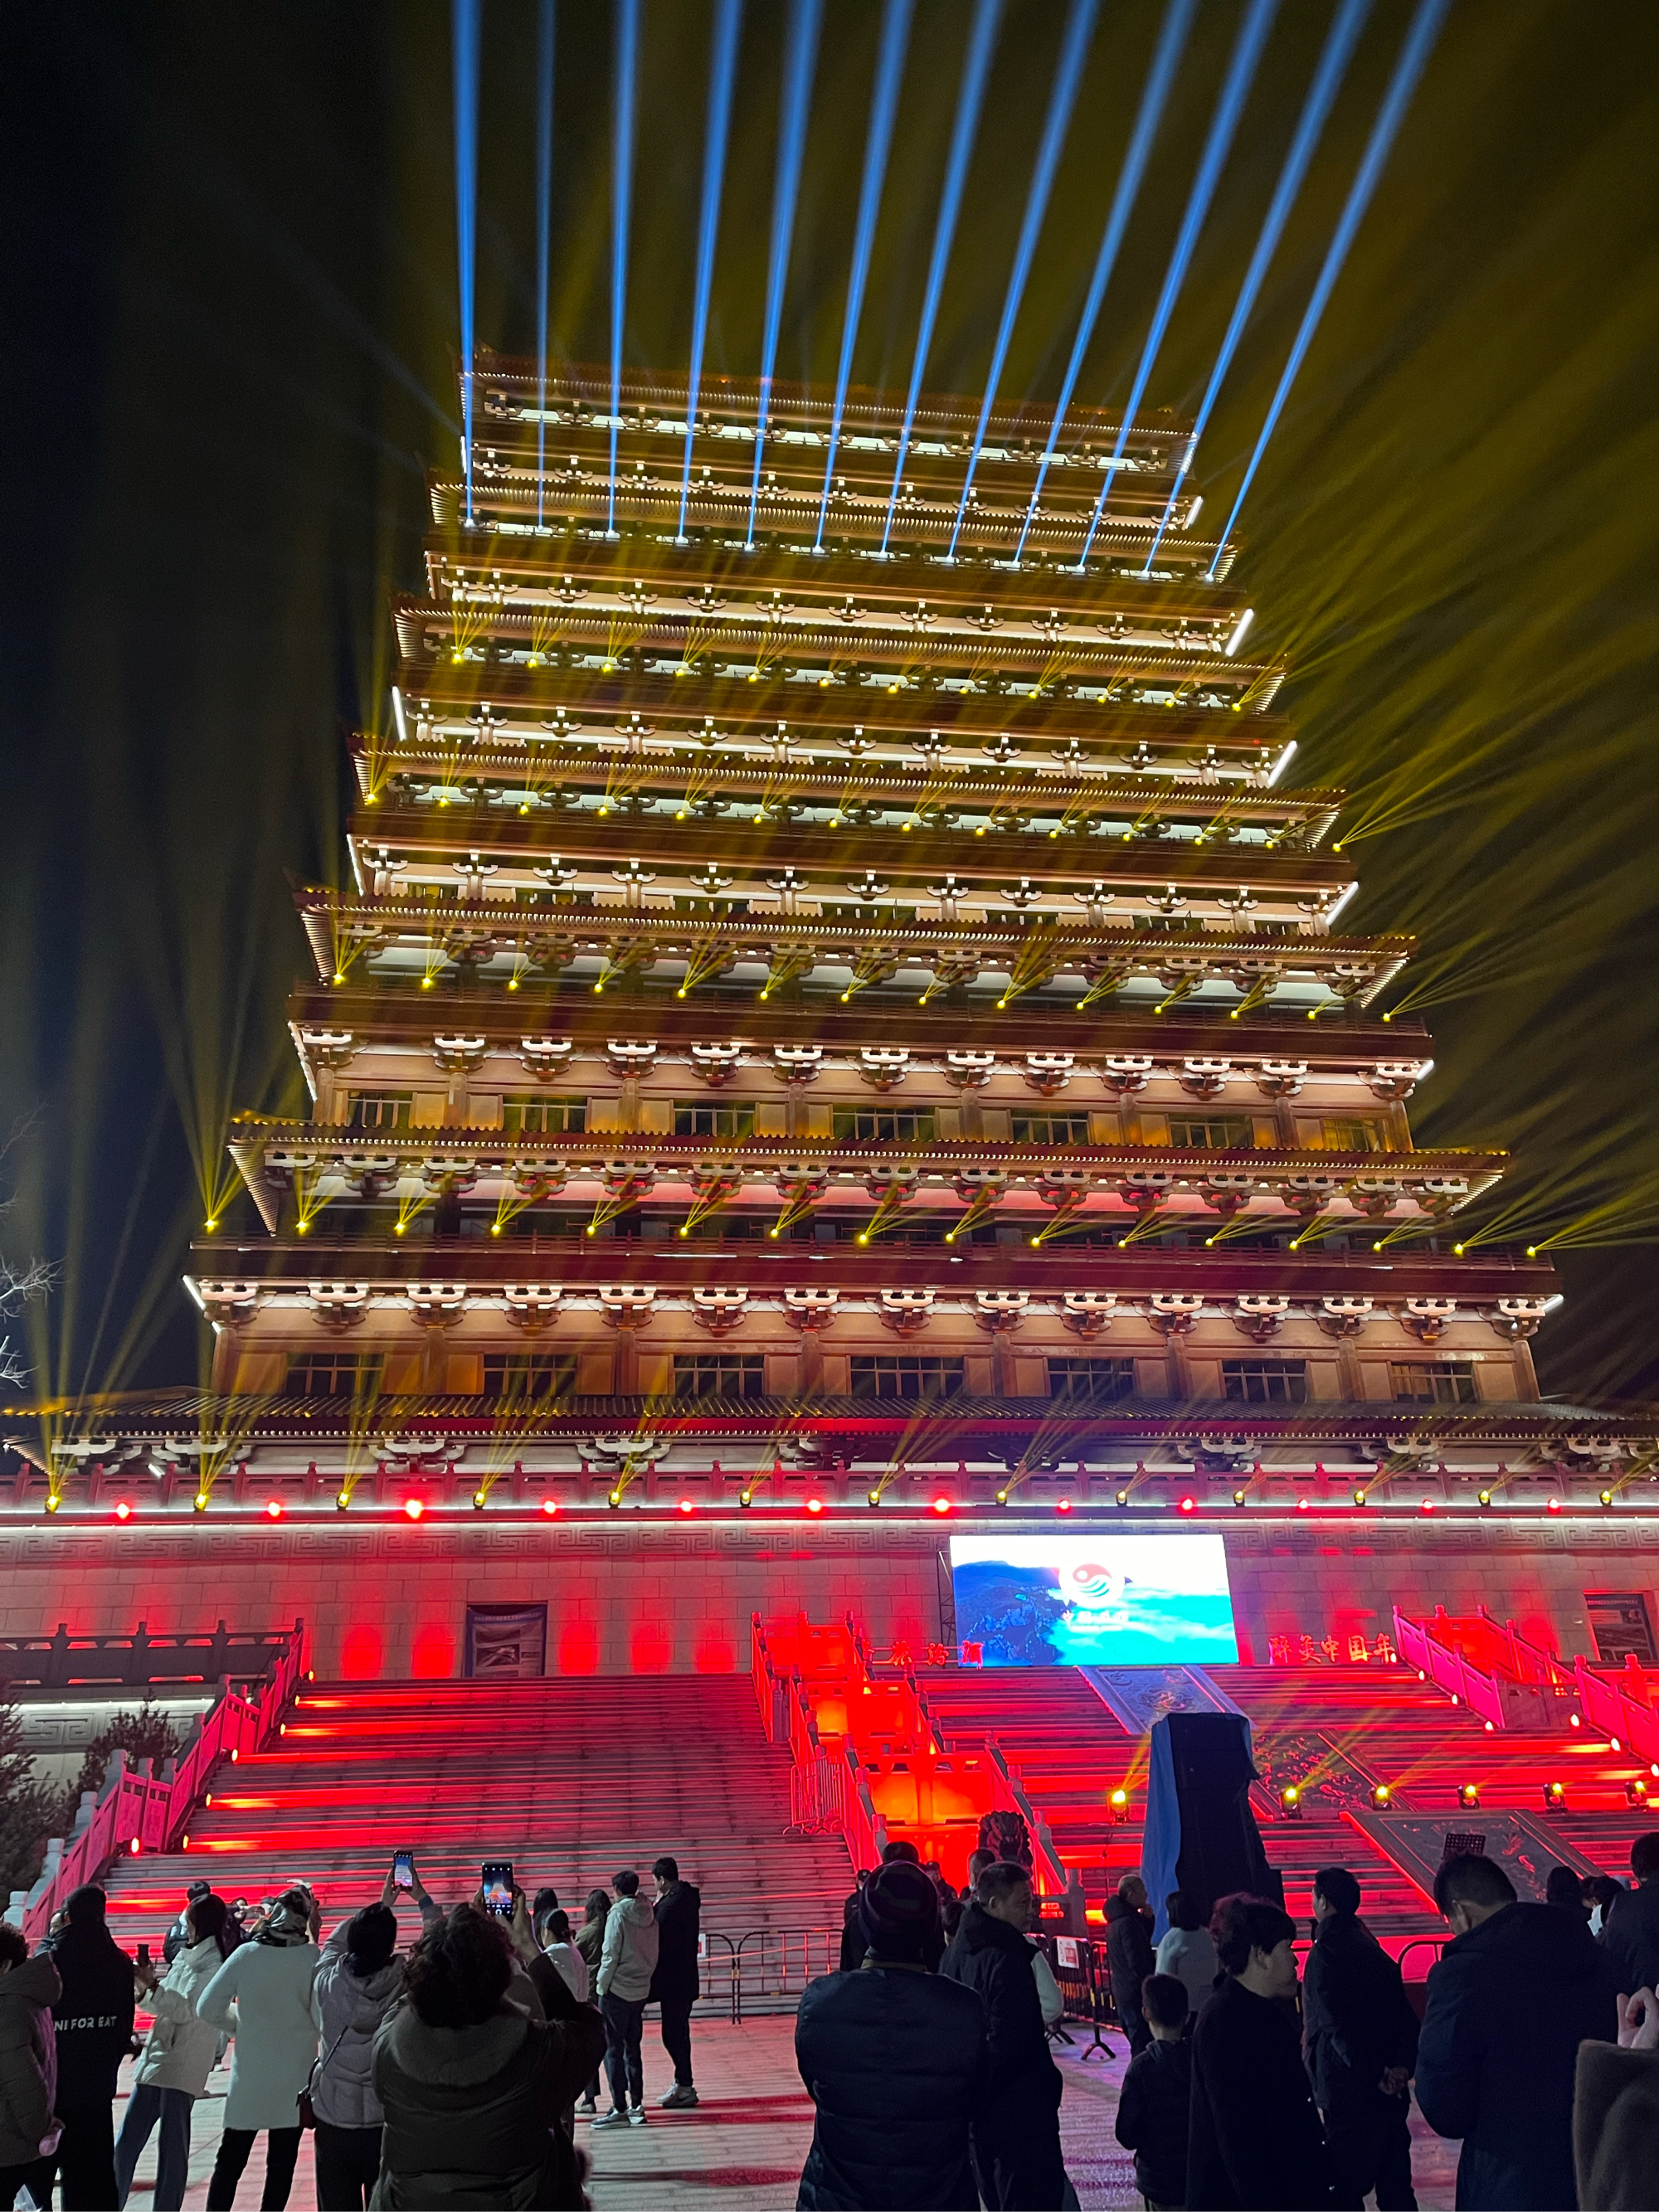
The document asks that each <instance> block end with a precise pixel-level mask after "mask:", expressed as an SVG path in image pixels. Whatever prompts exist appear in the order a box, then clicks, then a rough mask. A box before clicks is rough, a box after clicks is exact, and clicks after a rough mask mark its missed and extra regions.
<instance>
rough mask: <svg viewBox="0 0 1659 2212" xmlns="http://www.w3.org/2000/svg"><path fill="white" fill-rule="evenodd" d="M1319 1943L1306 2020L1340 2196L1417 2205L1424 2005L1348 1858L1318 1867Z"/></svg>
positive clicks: (1409, 2209) (1387, 2205)
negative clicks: (1377, 1927) (1411, 1997)
mask: <svg viewBox="0 0 1659 2212" xmlns="http://www.w3.org/2000/svg"><path fill="white" fill-rule="evenodd" d="M1313 1900H1314V1936H1315V1941H1314V1948H1313V1952H1312V1954H1311V1956H1310V1958H1309V1960H1308V1966H1307V1972H1305V1973H1304V1976H1303V1978H1302V2029H1303V2040H1304V2048H1305V2050H1306V2052H1307V2058H1308V2071H1309V2073H1310V2075H1312V2077H1313V2092H1314V2102H1315V2103H1316V2105H1317V2106H1318V2107H1319V2109H1320V2111H1321V2112H1322V2113H1323V2114H1324V2116H1325V2141H1326V2143H1327V2144H1328V2147H1329V2149H1330V2154H1331V2166H1332V2168H1333V2171H1334V2175H1335V2179H1336V2196H1337V2202H1338V2203H1339V2204H1342V2205H1345V2206H1349V2207H1352V2208H1353V2212H1358V2208H1359V2207H1360V2206H1361V2205H1363V2204H1364V2202H1365V2198H1366V2197H1367V2196H1368V2194H1369V2193H1370V2191H1372V2190H1373V2189H1374V2190H1375V2191H1376V2203H1377V2212H1416V2206H1417V2198H1416V2196H1415V2195H1414V2194H1413V2189H1412V2140H1411V2127H1410V2120H1409V2115H1410V2112H1411V2093H1410V2091H1409V2090H1408V2089H1407V2087H1406V2084H1407V2082H1408V2081H1410V2080H1411V2078H1412V2074H1413V2069H1414V2068H1415V2066H1416V2063H1417V2015H1416V2014H1415V2013H1414V2012H1413V2010H1412V2008H1411V2006H1410V2004H1409V2003H1408V2002H1407V1997H1406V1989H1405V1984H1404V1983H1403V1981H1402V1980H1401V1974H1400V1969H1399V1967H1398V1966H1397V1965H1396V1964H1395V1961H1394V1960H1392V1959H1391V1958H1390V1957H1389V1954H1388V1953H1387V1952H1386V1951H1385V1950H1384V1949H1383V1946H1382V1945H1381V1944H1380V1943H1379V1942H1377V1940H1376V1937H1375V1936H1373V1935H1372V1934H1371V1931H1370V1929H1369V1928H1367V1927H1366V1925H1365V1923H1364V1921H1363V1920H1362V1919H1361V1918H1360V1917H1359V1884H1358V1882H1357V1881H1355V1880H1354V1877H1353V1876H1352V1874H1350V1873H1349V1871H1348V1869H1347V1868H1346V1867H1322V1868H1321V1869H1319V1871H1318V1873H1317V1874H1316V1875H1315V1876H1314V1890H1313Z"/></svg>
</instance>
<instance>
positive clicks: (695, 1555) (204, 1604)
mask: <svg viewBox="0 0 1659 2212" xmlns="http://www.w3.org/2000/svg"><path fill="white" fill-rule="evenodd" d="M1241 1517H1242V1516H1241ZM1133 1525H1139V1526H1142V1527H1146V1525H1148V1524H1146V1523H1145V1522H1140V1523H1139V1524H1134V1523H1131V1522H1129V1521H1128V1520H1127V1516H1126V1519H1125V1521H1124V1522H1112V1523H1110V1524H1109V1530H1110V1533H1115V1532H1116V1531H1117V1530H1118V1529H1119V1528H1125V1529H1127V1528H1129V1527H1131V1526H1133ZM1154 1525H1158V1524H1154ZM1161 1525H1164V1526H1167V1524H1166V1523H1165V1524H1161ZM1068 1533H1069V1534H1083V1533H1085V1530H1084V1529H1083V1528H1073V1529H1072V1530H1070V1531H1068ZM1103 1533H1107V1532H1103ZM1223 1534H1224V1535H1225V1539H1226V1543H1227V1551H1228V1559H1229V1568H1230V1572H1231V1582H1232V1589H1233V1600H1234V1613H1235V1617H1236V1620H1237V1630H1238V1640H1239V1656H1240V1657H1241V1658H1242V1659H1244V1660H1246V1661H1249V1662H1255V1663H1257V1664H1262V1663H1265V1662H1267V1659H1268V1657H1269V1638H1273V1637H1279V1636H1284V1637H1288V1638H1292V1639H1297V1640H1299V1639H1300V1638H1303V1637H1304V1636H1305V1637H1309V1638H1312V1639H1313V1641H1314V1643H1315V1644H1319V1643H1321V1642H1322V1641H1323V1640H1324V1639H1325V1638H1327V1637H1334V1638H1338V1639H1339V1640H1340V1643H1341V1644H1342V1647H1343V1650H1344V1653H1345V1656H1346V1639H1347V1638H1349V1637H1350V1636H1354V1635H1363V1636H1364V1637H1365V1638H1367V1640H1368V1642H1370V1643H1372V1644H1374V1643H1375V1639H1376V1637H1377V1636H1379V1635H1382V1634H1387V1633H1389V1632H1391V1630H1392V1609H1393V1607H1395V1605H1399V1606H1401V1607H1402V1608H1404V1609H1405V1610H1406V1611H1407V1612H1413V1613H1424V1612H1430V1611H1432V1609H1433V1607H1435V1606H1436V1605H1437V1604H1440V1605H1444V1606H1445V1607H1447V1608H1448V1610H1449V1611H1452V1612H1464V1613H1467V1612H1472V1611H1473V1610H1474V1607H1475V1606H1476V1605H1477V1604H1485V1605H1486V1607H1488V1608H1489V1610H1490V1611H1492V1613H1495V1614H1496V1615H1497V1616H1498V1618H1499V1619H1500V1620H1502V1619H1505V1618H1512V1619H1513V1620H1515V1621H1516V1624H1517V1626H1519V1627H1520V1628H1521V1629H1522V1631H1523V1632H1524V1633H1525V1634H1527V1635H1528V1636H1529V1637H1532V1638H1535V1639H1536V1640H1538V1641H1539V1642H1541V1643H1544V1644H1548V1645H1551V1646H1553V1648H1554V1649H1556V1650H1559V1651H1560V1652H1563V1653H1565V1654H1569V1655H1570V1654H1571V1653H1574V1652H1578V1651H1582V1652H1585V1653H1587V1654H1592V1655H1593V1651H1594V1646H1593V1644H1592V1641H1591V1638H1590V1636H1589V1629H1588V1626H1587V1624H1586V1615H1585V1606H1584V1594H1585V1593H1586V1592H1587V1591H1592V1590H1618V1591H1631V1592H1636V1593H1639V1594H1641V1595H1644V1597H1645V1598H1646V1601H1647V1603H1648V1606H1649V1609H1650V1614H1651V1615H1652V1617H1653V1619H1654V1620H1655V1621H1656V1624H1659V1546H1656V1545H1655V1544H1654V1543H1653V1542H1652V1541H1651V1539H1650V1538H1646V1537H1645V1536H1644V1532H1643V1531H1641V1530H1639V1529H1637V1528H1632V1529H1630V1530H1628V1531H1626V1530H1620V1529H1617V1528H1607V1529H1605V1530H1604V1529H1601V1528H1596V1529H1595V1530H1594V1531H1593V1532H1586V1533H1585V1534H1582V1535H1581V1534H1579V1533H1578V1531H1577V1529H1576V1528H1573V1527H1572V1526H1571V1525H1567V1526H1563V1527H1561V1528H1537V1527H1536V1526H1535V1525H1534V1528H1530V1529H1510V1528H1503V1527H1501V1526H1493V1525H1492V1524H1486V1525H1485V1526H1483V1527H1482V1528H1480V1531H1479V1533H1478V1534H1477V1533H1476V1532H1475V1531H1474V1530H1472V1529H1470V1528H1468V1526H1467V1525H1463V1526H1457V1525H1454V1524H1451V1523H1449V1522H1439V1523H1430V1522H1424V1523H1422V1524H1398V1525H1395V1526H1382V1525H1379V1526H1377V1527H1376V1528H1375V1529H1374V1530H1372V1529H1368V1530H1367V1531H1366V1532H1365V1541H1364V1542H1363V1543H1362V1542H1358V1541H1355V1540H1354V1538H1353V1536H1352V1534H1351V1533H1350V1532H1349V1531H1348V1530H1346V1529H1344V1530H1343V1532H1342V1534H1341V1539H1340V1541H1338V1540H1336V1539H1334V1537H1333V1536H1332V1535H1330V1534H1327V1533H1326V1532H1325V1531H1323V1530H1322V1529H1321V1528H1319V1527H1318V1525H1317V1524H1315V1525H1313V1526H1310V1527H1309V1528H1305V1529H1304V1528H1285V1526H1284V1524H1283V1523H1282V1522H1280V1523H1276V1524H1275V1525H1273V1526H1272V1527H1267V1526H1258V1527H1255V1528H1249V1527H1246V1528H1240V1527H1238V1526H1237V1524H1229V1525H1227V1526H1225V1528H1224V1529H1223ZM1592 1534H1593V1537H1594V1541H1591V1536H1592ZM940 1543H941V1537H940V1535H939V1534H936V1533H935V1532H934V1531H933V1530H932V1529H927V1530H902V1529H894V1528H889V1529H885V1530H884V1529H881V1528H875V1527H863V1526H859V1527H854V1528H836V1527H830V1528H823V1529H817V1528H815V1529H813V1530H812V1532H811V1536H810V1537H807V1536H805V1534H803V1532H800V1531H799V1529H798V1528H792V1529H791V1530H789V1531H787V1532H785V1531H777V1530H770V1529H768V1528H765V1527H764V1525H763V1524H762V1523H761V1522H743V1523H738V1524H723V1525H721V1526H720V1527H710V1528H697V1529H691V1528H687V1529H684V1530H682V1529H678V1528H673V1529H656V1530H648V1531H647V1530H641V1531H640V1532H638V1533H634V1532H630V1531H628V1530H626V1529H623V1528H616V1527H615V1526H614V1525H610V1524H607V1525H606V1526H604V1527H592V1528H575V1527H569V1526H567V1527H563V1528H539V1527H537V1528H500V1529H494V1528H471V1527H467V1528H456V1527H455V1526H454V1525H453V1523H451V1524H437V1523H427V1524H424V1525H421V1526H409V1525H404V1524H399V1525H397V1526H387V1525H385V1524H378V1525H373V1526H371V1525H368V1524H359V1525H357V1526H356V1527H354V1528H351V1529H350V1530H349V1531H348V1530H346V1529H344V1528H333V1527H329V1528H325V1529H321V1530H317V1529H307V1528H301V1527H294V1528H282V1529H272V1530H270V1532H269V1533H266V1532H265V1531H264V1530H260V1531H257V1532H254V1531H249V1532H243V1531H240V1530H238V1531H235V1532H234V1533H232V1532H227V1531H224V1530H222V1529H221V1530H216V1529H214V1528H212V1527H211V1526H210V1525H203V1524H201V1523H192V1524H191V1525H190V1526H181V1525H179V1524H174V1525H173V1527H171V1528H165V1529H155V1530H153V1531H151V1530H138V1529H127V1530H123V1531H121V1532H119V1533H116V1532H112V1531H110V1530H107V1529H104V1528H100V1529H87V1530H82V1529H76V1528H52V1529H50V1530H47V1529H40V1530H33V1529H31V1530H28V1531H4V1532H0V1634H3V1635H11V1636H15V1635H40V1634H46V1633H50V1632H51V1631H52V1628H54V1627H55V1626H57V1624H58V1622H59V1621H63V1622H64V1623H65V1624H66V1625H67V1626H68V1627H69V1628H70V1632H72V1633H75V1634H82V1633H89V1632H96V1631H108V1630H115V1629H122V1630H125V1629H130V1628H131V1627H132V1626H134V1625H135V1624H136V1623H137V1621H139V1620H143V1621H145V1622H147V1623H148V1625H149V1628H150V1630H151V1632H153V1633H155V1634H161V1633H165V1632H175V1631H185V1630H197V1629H204V1628H209V1629H210V1628H211V1627H212V1626H213V1624H214V1622H215V1621H216V1620H224V1621H226V1622H227V1623H228V1625H229V1626H231V1627H233V1628H239V1629H246V1628H263V1627H274V1626H283V1625H284V1624H286V1623H288V1622H290V1621H292V1620H295V1618H296V1617H297V1616H300V1615H303V1616H304V1618H305V1620H306V1621H307V1624H308V1626H309V1627H310V1630H311V1634H312V1665H313V1668H315V1670H316V1672H317V1674H319V1677H322V1678H324V1679H328V1678H331V1677H338V1676H342V1675H343V1676H347V1677H354V1676H355V1677H361V1678H369V1677H373V1676H393V1677H396V1676H408V1675H434V1676H441V1675H448V1674H458V1673H459V1671H460V1668H461V1654H462V1650H463V1644H464V1634H465V1614H466V1607H467V1606H468V1605H469V1604H490V1605H516V1604H525V1603H539V1602H545V1603H546V1605H547V1607H548V1664H549V1667H550V1668H551V1669H554V1670H556V1671H559V1672H562V1673H569V1674H628V1673H691V1672H697V1671H702V1672H716V1673H718V1672H725V1671H728V1670H732V1669H742V1668H746V1667H747V1666H748V1664H749V1620H750V1613H756V1612H758V1613H762V1614H763V1615H766V1616H768V1617H772V1618H775V1617H777V1616H780V1615H787V1614H793V1613H805V1614H807V1615H808V1616H809V1617H810V1618H811V1619H812V1620H835V1619H839V1618H840V1617H841V1616H842V1614H843V1613H848V1612H849V1611H850V1612H852V1613H854V1614H856V1615H857V1617H858V1618H859V1620H860V1621H861V1622H862V1623H863V1625H864V1626H865V1628H866V1632H867V1633H868V1634H869V1636H870V1638H871V1640H872V1643H873V1644H875V1645H876V1646H877V1647H878V1649H879V1648H883V1647H885V1646H886V1645H887V1644H890V1643H892V1642H894V1641H895V1640H898V1639H903V1640H906V1641H908V1642H909V1643H910V1644H912V1645H913V1646H915V1647H919V1646H921V1645H922V1644H926V1643H927V1641H928V1640H930V1639H931V1638H934V1637H936V1636H938V1634H939V1623H940V1619H941V1611H940V1595H941V1585H942V1573H941V1568H940V1560H939V1553H940Z"/></svg>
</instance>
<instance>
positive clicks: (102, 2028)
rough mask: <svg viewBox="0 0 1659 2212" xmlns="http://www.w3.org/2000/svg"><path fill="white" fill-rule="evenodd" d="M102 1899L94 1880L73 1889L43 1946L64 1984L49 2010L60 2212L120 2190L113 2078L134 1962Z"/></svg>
mask: <svg viewBox="0 0 1659 2212" xmlns="http://www.w3.org/2000/svg"><path fill="white" fill-rule="evenodd" d="M105 1905H106V1899H105V1895H104V1893H103V1891H102V1890H101V1889H100V1888H99V1887H98V1886H97V1884H96V1883H95V1882H88V1883H86V1884H85V1885H84V1886H83V1887H82V1888H80V1889H76V1890H71V1891H70V1897H69V1902H68V1904H67V1905H65V1906H64V1911H63V1914H62V1916H61V1918H60V1919H58V1920H57V1921H55V1922H54V1923H53V1927H52V1934H51V1936H49V1937H48V1938H47V1940H46V1946H45V1948H46V1949H47V1950H49V1951H50V1952H51V1954H52V1964H53V1965H54V1966H56V1967H57V1969H58V1977H59V1978H60V1980H61V1981H62V1983H63V1984H64V1993H63V1995H62V1996H60V1997H59V1999H58V2002H57V2003H56V2004H55V2005H54V2006H53V2007H52V2028H53V2032H54V2034H55V2037H56V2040H57V2045H58V2093H57V2111H58V2118H59V2119H60V2120H61V2121H62V2122H63V2124H64V2132H63V2136H62V2138H61V2140H60V2141H59V2142H58V2153H57V2157H56V2159H55V2160H53V2161H52V2163H54V2164H55V2165H56V2167H57V2171H58V2182H59V2193H60V2196H61V2198H62V2203H63V2212H109V2207H110V2206H111V2205H112V2204H113V2203H114V2202H115V2200H116V2197H117V2194H118V2191H117V2189H116V2185H115V2124H114V2101H115V2076H116V2074H117V2072H118V2069H119V2068H120V2064H121V2061H122V2060H123V2059H124V2058H125V2057H126V2056H127V2055H128V2052H129V2051H131V2046H132V2015H133V2011H134V1999H135V1996H136V1990H135V1985H134V1982H133V1974H132V1960H131V1959H130V1958H129V1957H128V1956H127V1954H126V1953H125V1951H124V1950H122V1949H121V1948H120V1947H119V1945H118V1943H117V1942H116V1941H115V1938H114V1937H113V1936H112V1935H111V1934H110V1932H109V1929H108V1927H107V1926H106V1923H105V1918H104V1911H105ZM47 2185H48V2186H49V2185H50V2181H49V2179H48V2182H47ZM38 2193H39V2192H37V2194H38Z"/></svg>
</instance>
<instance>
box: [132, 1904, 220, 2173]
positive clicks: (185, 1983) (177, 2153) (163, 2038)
mask: <svg viewBox="0 0 1659 2212" xmlns="http://www.w3.org/2000/svg"><path fill="white" fill-rule="evenodd" d="M191 1890H192V1894H191V1900H190V1903H189V1904H188V1905H186V1906H185V1911H184V1914H183V1919H184V1923H185V1942H184V1946H183V1948H182V1949H180V1950H179V1951H176V1952H175V1953H174V1954H173V1957H172V1959H171V1960H170V1961H169V1963H168V1965H167V1972H166V1975H165V1977H163V1976H162V1975H161V1974H160V1973H158V1972H157V1971H156V1969H155V1966H151V1965H150V1964H149V1962H148V1961H147V1960H144V1959H143V1958H142V1957H141V1958H140V1960H139V1961H138V1966H137V1972H136V1973H135V1974H134V1977H133V1979H134V1980H135V1982H136V1983H137V1986H138V1989H139V1990H140V1991H141V1992H142V1993H143V1996H145V1998H146V1999H147V2000H148V2002H149V2008H150V2010H151V2012H152V2013H154V2015H155V2022H154V2025H153V2026H152V2027H151V2028H150V2031H149V2036H148V2037H147V2038H146V2039H145V2042H144V2049H143V2056H142V2057H140V2059H139V2061H138V2071H137V2075H135V2077H134V2080H133V2084H132V2094H131V2096H130V2097H129V2098H128V2100H127V2109H126V2116H125V2118H124V2119H123V2121H122V2123H121V2132H120V2135H119V2136H118V2138H117V2141H116V2145H115V2185H116V2197H115V2202H116V2203H117V2205H118V2206H121V2205H125V2203H126V2201H127V2197H128V2194H129V2192H130V2191H131V2188H132V2177H133V2174H134V2172H135V2171H136V2170H137V2165H138V2154H139V2153H140V2152H141V2151H142V2150H143V2148H144V2145H145V2144H146V2143H147V2142H149V2139H150V2136H151V2135H152V2134H153V2133H154V2132H155V2128H156V2126H157V2124H160V2127H161V2157H160V2160H159V2162H158V2164H157V2166H156V2169H155V2197H154V2199H153V2202H154V2204H155V2212H179V2206H180V2205H181V2204H182V2203H184V2201H185V2181H186V2179H188V2174H189V2167H190V2129H191V2116H192V2112H193V2111H194V2107H195V2104H196V2100H197V2098H198V2097H201V2096H203V2095H204V2094H205V2093H206V2090H207V2078H208V2075H210V2073H211V2072H212V2070H213V2063H214V2061H215V2059H216V2058H217V2057H218V2055H219V2031H218V2029H217V2028H216V2027H213V2026H212V2024H211V2023H210V2021H204V2020H202V2019H201V2018H199V2017H198V2015H197V2010H196V2000H197V1997H199V1996H201V1994H202V1992H203V1990H204V1989H206V1987H207V1985H208V1984H209V1983H210V1981H211V1980H212V1979H213V1977H214V1976H215V1975H216V1973H217V1972H218V1971H219V1969H220V1967H221V1966H222V1965H223V1964H224V1957H225V1954H224V1952H223V1949H222V1948H221V1947H222V1942H223V1937H224V1931H225V1923H226V1921H227V1920H228V1917H229V1911H230V1908H229V1907H228V1905H226V1903H225V1900H224V1899H223V1898H222V1897H216V1896H215V1895H214V1893H213V1892H212V1891H211V1890H210V1889H206V1888H204V1889H203V1890H201V1891H200V1892H197V1891H196V1887H195V1885H194V1884H193V1883H192V1884H191ZM140 1948H141V1949H142V1948H143V1947H142V1946H141V1947H140Z"/></svg>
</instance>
